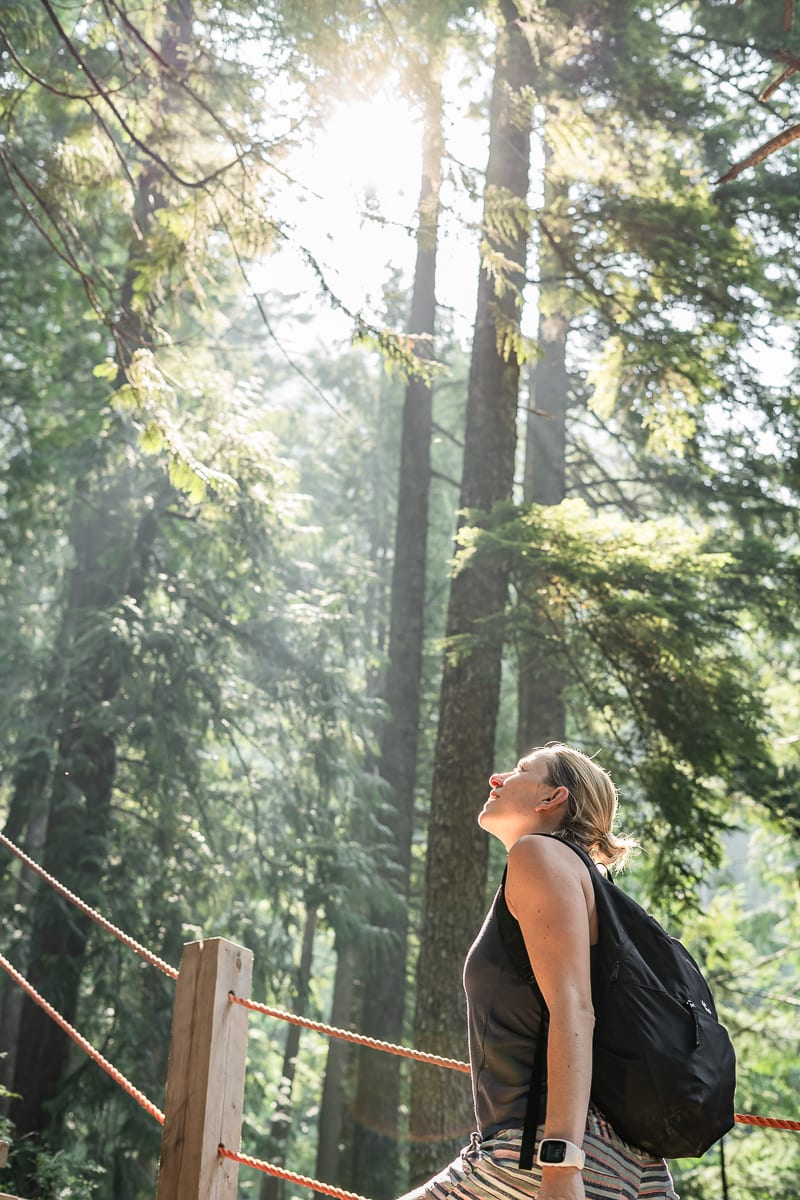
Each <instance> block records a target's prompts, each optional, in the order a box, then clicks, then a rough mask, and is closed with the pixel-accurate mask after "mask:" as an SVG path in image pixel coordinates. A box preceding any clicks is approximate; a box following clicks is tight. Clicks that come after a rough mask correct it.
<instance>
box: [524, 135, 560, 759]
mask: <svg viewBox="0 0 800 1200" xmlns="http://www.w3.org/2000/svg"><path fill="white" fill-rule="evenodd" d="M552 158H553V156H552V154H551V152H550V150H549V147H548V144H547V141H546V131H545V155H544V169H545V184H544V206H543V211H542V225H543V227H546V229H547V233H545V232H544V228H543V231H542V233H541V235H540V239H539V329H538V346H537V348H538V354H537V357H536V359H535V360H534V361H533V362H532V364H531V367H530V371H529V376H528V377H529V382H530V405H529V409H528V414H527V422H526V438H525V475H524V485H523V498H524V500H525V503H526V504H560V503H561V501H562V500H563V499H564V496H565V493H566V431H567V405H568V403H569V378H568V376H567V334H568V331H569V317H568V310H567V303H566V301H567V297H566V294H565V290H564V286H563V283H562V282H561V279H560V276H561V274H562V267H561V264H560V260H559V258H558V255H557V254H556V253H555V251H554V249H553V245H552V242H551V241H550V236H552V234H553V233H554V232H555V231H556V229H557V225H558V220H559V214H560V212H561V211H562V207H563V204H565V202H566V186H565V185H564V183H563V181H561V180H556V179H554V178H553V175H552ZM562 202H563V204H562ZM548 234H549V235H550V236H548ZM542 597H544V608H543V604H542ZM518 600H519V602H520V603H527V604H528V605H529V606H530V610H531V625H530V629H529V631H527V636H526V638H525V640H524V642H523V643H522V644H521V646H520V649H519V654H518V671H519V673H518V677H517V751H518V753H519V754H525V753H527V751H529V750H530V749H531V748H532V747H533V746H541V745H544V743H546V742H548V741H563V739H564V738H565V737H566V707H565V704H564V671H563V667H562V666H561V663H560V659H559V656H558V649H559V635H560V630H561V617H560V614H559V612H558V608H557V605H556V603H555V602H554V601H553V599H552V597H550V596H549V595H548V581H547V578H546V574H545V573H544V572H543V573H542V576H541V580H540V586H539V587H534V588H533V594H532V595H530V596H527V597H518ZM545 609H546V611H545Z"/></svg>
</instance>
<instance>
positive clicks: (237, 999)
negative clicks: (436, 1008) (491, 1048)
mask: <svg viewBox="0 0 800 1200" xmlns="http://www.w3.org/2000/svg"><path fill="white" fill-rule="evenodd" d="M228 996H229V997H230V1001H231V1004H241V1006H242V1008H249V1009H252V1011H253V1012H259V1013H264V1014H265V1015H266V1016H268V1017H277V1018H278V1020H279V1021H288V1022H289V1023H290V1024H292V1025H301V1026H302V1027H303V1029H313V1030H314V1031H315V1032H316V1033H325V1034H327V1035H328V1037H335V1038H341V1039H342V1040H343V1041H345V1042H355V1043H356V1045H357V1046H371V1047H372V1049H373V1050H383V1051H384V1052H385V1053H387V1054H399V1055H401V1056H402V1057H403V1058H413V1059H415V1060H416V1061H417V1062H424V1063H432V1064H433V1065H434V1066H436V1067H447V1068H448V1069H449V1070H451V1071H463V1072H464V1073H465V1074H467V1075H468V1074H469V1069H470V1068H469V1063H465V1062H461V1061H460V1060H459V1059H457V1058H443V1057H442V1056H441V1055H440V1054H428V1053H427V1052H426V1051H425V1050H409V1048H408V1047H407V1046H398V1045H396V1044H395V1043H394V1042H381V1041H379V1040H378V1038H371V1037H367V1036H366V1034H363V1033H351V1032H350V1030H349V1029H337V1028H336V1026H334V1025H324V1024H323V1023H322V1022H321V1021H311V1020H309V1018H308V1017H298V1016H297V1014H296V1013H291V1012H287V1011H286V1009H285V1008H270V1006H269V1005H268V1004H259V1003H258V1002H257V1001H256V1000H243V999H242V997H241V996H237V995H236V994H235V992H229V993H228Z"/></svg>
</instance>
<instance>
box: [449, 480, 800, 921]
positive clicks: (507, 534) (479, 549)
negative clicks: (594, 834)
mask: <svg viewBox="0 0 800 1200" xmlns="http://www.w3.org/2000/svg"><path fill="white" fill-rule="evenodd" d="M459 541H460V550H459V553H458V555H457V558H456V564H455V569H456V570H460V571H469V570H470V569H471V568H472V566H473V564H474V563H475V562H476V561H478V560H479V559H480V558H485V557H486V556H490V558H491V559H492V560H493V561H496V562H497V563H498V564H499V563H500V562H504V563H505V564H506V565H507V567H508V568H509V569H510V572H511V581H512V587H513V595H514V599H513V602H512V604H511V605H510V607H509V610H508V612H507V614H506V616H505V618H504V620H505V627H506V629H507V631H508V634H509V635H510V636H511V637H513V639H514V642H515V644H516V645H517V647H518V648H520V649H525V650H526V651H528V652H529V651H531V650H533V651H534V652H535V653H536V655H537V657H538V658H540V659H541V660H543V661H544V662H546V663H548V664H550V666H551V668H552V670H553V673H554V675H559V674H563V675H564V676H565V677H566V679H567V681H568V682H567V684H566V690H567V694H568V696H569V701H568V706H569V707H570V708H572V709H573V710H574V711H575V712H576V713H582V714H583V713H588V712H591V714H592V715H591V726H590V727H589V728H584V730H583V731H582V740H584V741H589V742H590V741H591V740H592V737H601V738H602V740H603V741H604V742H605V743H606V745H607V746H608V749H609V751H610V753H611V755H612V759H613V762H614V765H615V775H616V776H617V777H618V778H619V779H621V780H623V781H625V780H630V786H631V789H632V791H633V811H631V810H630V809H628V810H627V811H628V812H629V816H628V818H627V819H628V821H631V819H632V818H633V819H634V820H635V824H636V827H637V832H640V833H644V834H646V837H645V839H644V840H645V841H646V842H647V844H651V843H652V844H655V845H657V846H658V856H657V872H656V876H655V886H656V887H657V889H658V890H659V891H661V890H664V891H665V892H668V893H671V894H672V895H673V896H674V898H675V899H677V900H680V899H681V898H684V899H691V894H692V890H693V886H694V883H696V881H697V880H699V878H700V877H701V875H702V872H703V870H704V869H705V864H707V863H709V862H711V863H714V862H716V861H718V858H719V843H718V837H719V833H720V831H721V829H722V828H723V827H724V826H725V824H726V823H727V820H726V810H727V807H728V804H727V794H728V793H729V791H730V789H735V790H736V791H737V792H741V793H743V794H745V795H754V796H759V798H761V793H762V791H763V790H764V788H765V785H766V784H767V781H769V780H771V781H772V783H773V785H774V784H776V783H777V781H778V779H779V777H780V774H781V770H780V766H779V764H778V763H777V762H776V761H775V758H774V755H773V753H772V750H771V748H770V744H769V743H770V737H769V734H768V726H767V724H766V721H767V717H766V708H765V704H764V699H763V697H762V695H760V694H759V693H757V692H754V691H753V689H752V687H751V666H750V663H751V661H752V657H753V647H752V645H751V644H749V638H748V622H749V616H748V614H751V613H753V612H754V611H759V613H760V612H761V605H762V600H763V597H764V594H765V590H769V592H770V593H771V594H772V596H775V595H776V594H781V593H782V594H784V595H785V596H786V598H787V600H788V597H789V595H790V594H794V589H795V586H796V585H795V582H794V581H795V578H796V573H797V563H796V561H795V557H794V556H793V555H792V554H790V553H786V554H781V553H780V552H779V551H776V550H775V548H774V547H772V546H768V545H766V544H764V543H761V544H760V545H759V546H758V549H759V551H760V558H759V559H756V558H755V555H754V549H755V543H754V540H753V539H742V540H740V541H738V542H737V541H736V540H735V539H734V538H732V537H730V536H728V537H727V538H726V539H725V541H724V542H723V541H722V539H721V538H719V537H717V536H716V535H715V534H714V533H713V532H712V531H710V530H708V529H703V530H692V529H690V528H689V527H688V526H687V525H686V523H685V522H684V521H683V520H680V519H678V518H658V519H653V520H649V521H638V522H632V521H625V520H623V519H621V518H619V517H618V516H614V515H611V514H608V515H603V516H598V515H594V514H592V513H591V512H590V510H589V509H588V507H587V506H586V505H585V504H584V503H583V502H581V501H574V500H571V501H565V502H564V503H562V504H561V505H558V506H556V507H539V506H531V507H528V508H524V509H516V508H511V509H508V510H505V511H501V512H498V513H496V514H495V515H494V517H493V519H492V521H491V522H490V524H489V527H488V528H486V529H482V528H478V527H468V528H466V529H463V530H462V531H461V533H460V535H459ZM783 589H786V590H785V591H783ZM772 596H771V598H772ZM767 619H769V618H768V617H767ZM531 639H533V640H531ZM468 648H469V646H468V644H467V645H465V646H464V647H462V650H468ZM626 790H627V789H626ZM634 813H635V817H634ZM687 883H688V887H687Z"/></svg>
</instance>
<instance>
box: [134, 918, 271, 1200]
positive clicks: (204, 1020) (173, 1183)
mask: <svg viewBox="0 0 800 1200" xmlns="http://www.w3.org/2000/svg"><path fill="white" fill-rule="evenodd" d="M252 967H253V952H252V950H246V949H244V948H243V947H242V946H237V945H235V944H234V943H233V942H229V941H227V940H226V939H225V938H205V939H203V940H202V941H198V942H189V943H187V944H186V945H185V946H184V948H183V957H182V958H181V966H180V972H179V975H178V982H177V985H176V988H175V1007H174V1010H173V1016H172V1042H171V1045H170V1052H169V1069H168V1073H167V1093H166V1104H165V1122H164V1131H163V1136H162V1140H161V1162H160V1166H159V1172H158V1194H157V1200H236V1183H237V1175H238V1164H237V1163H235V1162H233V1161H231V1160H230V1159H224V1158H220V1157H219V1155H218V1153H217V1149H218V1147H219V1145H220V1143H222V1144H223V1145H225V1146H227V1147H228V1148H229V1149H231V1150H238V1149H239V1141H240V1137H241V1128H242V1100H243V1096H244V1075H245V1059H246V1055H247V1010H246V1009H244V1008H242V1007H241V1005H238V1004H231V1002H230V996H229V993H230V992H235V993H236V995H237V996H241V997H242V998H243V999H249V997H250V983H251V977H252Z"/></svg>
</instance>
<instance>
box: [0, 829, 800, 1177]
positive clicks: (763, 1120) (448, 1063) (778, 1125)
mask: <svg viewBox="0 0 800 1200" xmlns="http://www.w3.org/2000/svg"><path fill="white" fill-rule="evenodd" d="M0 844H2V845H4V846H5V847H6V849H7V850H9V851H10V852H11V853H12V854H14V855H16V857H17V858H18V859H19V860H20V861H21V862H23V863H24V864H25V865H26V866H27V867H29V868H30V869H31V870H32V871H34V872H35V874H37V875H38V876H39V877H40V878H41V879H43V880H44V881H45V883H47V884H49V885H50V887H52V888H54V889H55V891H57V892H59V893H60V895H62V896H63V897H64V898H65V899H66V900H68V901H69V902H70V904H74V905H75V907H76V908H78V909H79V910H80V911H81V912H82V913H84V914H85V915H86V916H87V917H89V918H91V920H93V921H95V922H96V923H97V924H98V925H99V926H100V927H101V928H102V929H105V930H106V932H107V933H111V934H113V936H114V937H116V938H118V939H119V941H121V942H122V943H123V945H125V946H127V947H128V948H129V949H131V950H133V951H135V953H136V954H138V955H139V956H140V957H141V958H143V959H145V961H146V962H149V963H150V964H151V965H152V966H154V967H158V969H159V970H160V971H163V973H164V974H165V975H168V976H169V978H170V979H177V978H178V971H177V969H176V968H175V967H171V966H170V965H169V963H167V962H165V961H164V960H163V958H159V957H158V955H157V954H153V952H152V951H151V950H148V949H146V947H144V946H142V945H141V943H140V942H137V941H136V940H135V939H134V938H132V937H130V936H129V935H128V934H127V933H124V932H123V931H122V930H121V929H120V928H119V927H118V926H117V925H114V924H112V922H111V921H109V920H108V919H107V918H106V917H104V916H102V915H101V914H100V913H99V912H97V910H96V909H93V908H90V907H89V905H88V904H86V902H85V901H83V900H81V899H80V898H79V897H78V896H76V895H75V893H74V892H71V891H70V890H69V888H67V887H65V886H64V884H63V883H59V881H58V880H57V879H55V878H54V876H52V875H50V874H49V873H48V872H47V871H45V869H44V868H43V867H40V866H39V864H38V863H36V862H34V860H33V859H32V858H30V857H29V856H28V855H27V854H26V853H25V852H24V851H23V850H20V848H19V846H16V845H15V844H14V843H13V842H12V841H11V839H10V838H8V837H6V835H5V834H4V833H0ZM0 965H2V966H3V967H4V968H5V970H6V971H7V972H8V974H9V975H10V976H11V978H12V979H14V980H15V981H16V982H17V983H18V984H19V985H20V987H21V988H23V989H24V990H25V991H26V992H27V993H28V995H29V996H30V997H31V999H32V1000H34V1001H35V1002H36V1003H37V1004H39V1005H40V1006H41V1007H42V1008H43V1009H44V1011H45V1012H46V1013H47V1014H48V1016H50V1017H52V1019H53V1020H54V1021H55V1022H56V1024H58V1025H60V1026H61V1028H62V1029H63V1030H64V1031H65V1032H66V1033H68V1034H69V1036H70V1037H71V1038H72V1039H73V1041H74V1042H76V1043H77V1044H78V1045H79V1046H80V1047H81V1049H82V1050H84V1051H85V1052H86V1053H87V1054H88V1055H89V1057H90V1058H93V1059H94V1060H95V1062H97V1063H98V1064H99V1065H100V1066H101V1067H102V1068H103V1070H105V1071H107V1072H108V1074H109V1075H110V1076H111V1078H112V1079H114V1080H115V1081H116V1082H117V1083H119V1084H120V1086H121V1087H122V1088H124V1089H125V1091H126V1092H128V1094H129V1095H131V1096H132V1097H133V1098H134V1100H136V1101H137V1102H138V1103H139V1104H141V1106H142V1108H144V1109H145V1111H146V1112H149V1113H150V1115H151V1116H153V1117H155V1119H156V1120H157V1121H158V1122H160V1124H162V1125H163V1123H164V1114H163V1113H162V1112H161V1110H160V1109H159V1108H157V1107H156V1106H155V1105H154V1104H152V1103H151V1101H150V1100H148V1099H147V1097H146V1096H144V1095H143V1094H142V1093H141V1092H140V1091H138V1089H137V1088H135V1087H134V1086H133V1084H131V1083H129V1082H128V1080H127V1079H126V1078H125V1076H124V1075H122V1074H121V1073H120V1072H119V1071H118V1070H117V1069H116V1067H114V1066H112V1064H111V1063H110V1062H108V1061H107V1059H105V1058H103V1056H102V1054H100V1052H99V1051H97V1050H95V1049H94V1047H93V1046H92V1045H91V1044H90V1043H89V1042H87V1041H86V1039H85V1038H83V1037H82V1036H81V1034H79V1033H78V1032H77V1030H76V1029H73V1027H72V1026H71V1025H70V1024H69V1022H68V1021H66V1020H65V1019H64V1018H63V1017H62V1016H61V1015H60V1014H59V1013H57V1012H56V1010H55V1009H54V1008H52V1007H51V1006H50V1005H49V1004H48V1003H47V1001H46V1000H44V999H43V997H42V996H40V995H39V993H38V992H37V991H36V989H35V988H34V987H32V986H31V984H29V983H28V982H27V980H26V979H24V978H23V977H22V975H20V974H19V972H18V971H17V970H16V969H15V968H14V967H13V966H12V965H11V963H10V962H9V961H8V959H6V958H5V957H4V956H3V955H2V954H0ZM230 1000H231V1003H232V1004H241V1005H242V1007H243V1008H249V1009H251V1010H252V1011H253V1012H260V1013H264V1014H265V1015H266V1016H268V1017H276V1018H277V1019H278V1020H280V1021H288V1022H290V1023H291V1024H293V1025H300V1026H302V1027H303V1028H305V1029H312V1030H314V1031H315V1032H317V1033H324V1034H327V1035H328V1036H329V1037H335V1038H341V1039H342V1040H343V1041H346V1042H354V1043H355V1044H356V1045H359V1046H370V1047H372V1049H374V1050H382V1051H384V1052H385V1053H387V1054H397V1055H400V1056H402V1057H403V1058H412V1059H414V1060H415V1061H417V1062H423V1063H431V1064H432V1065H433V1066H439V1067H446V1068H448V1069H449V1070H451V1071H463V1072H464V1073H465V1074H469V1069H470V1068H469V1063H465V1062H461V1061H460V1060H459V1059H455V1058H443V1057H442V1056H441V1055H439V1054H428V1053H426V1052H425V1051H423V1050H410V1049H409V1048H408V1047H407V1046H398V1045H396V1044H394V1043H393V1042H383V1041H380V1040H379V1039H378V1038H371V1037H367V1036H366V1035H365V1034H361V1033H351V1032H350V1030H347V1029H338V1028H336V1027H335V1026H333V1025H325V1024H323V1023H322V1022H321V1021H311V1020H309V1019H308V1018H307V1017H300V1016H297V1014H296V1013H291V1012H288V1011H287V1010H286V1009H282V1008H272V1007H270V1006H269V1005H267V1004H259V1003H257V1002H256V1001H255V1000H244V999H242V998H241V997H240V996H236V995H235V994H234V993H233V992H231V993H230ZM734 1119H735V1120H736V1122H738V1123H740V1124H743V1125H758V1126H761V1127H763V1128H767V1129H789V1130H797V1131H800V1121H790V1120H785V1119H782V1118H778V1117H759V1116H754V1115H752V1114H750V1113H736V1115H735V1118H734ZM220 1153H221V1154H222V1153H224V1154H226V1155H228V1157H231V1151H228V1150H224V1149H223V1148H221V1149H220ZM245 1158H246V1156H245V1157H243V1158H241V1159H240V1160H239V1161H242V1162H244V1161H245ZM247 1161H248V1164H249V1165H256V1164H258V1165H259V1169H260V1170H267V1169H270V1170H272V1172H273V1173H274V1174H279V1173H280V1172H281V1170H282V1168H279V1167H274V1168H270V1167H269V1164H265V1165H262V1164H260V1163H259V1160H257V1159H252V1160H247ZM281 1178H285V1179H288V1180H289V1181H290V1182H297V1183H302V1182H303V1181H304V1180H305V1177H304V1176H300V1175H297V1176H295V1175H292V1174H291V1173H284V1174H283V1175H281ZM305 1186H309V1187H313V1188H314V1189H315V1191H319V1192H327V1194H328V1195H331V1196H338V1197H343V1198H344V1200H351V1198H352V1197H354V1196H355V1193H353V1192H342V1191H341V1190H340V1189H338V1188H331V1187H328V1186H327V1185H326V1184H318V1183H315V1182H314V1181H313V1180H307V1181H305ZM356 1200H363V1197H356Z"/></svg>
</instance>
